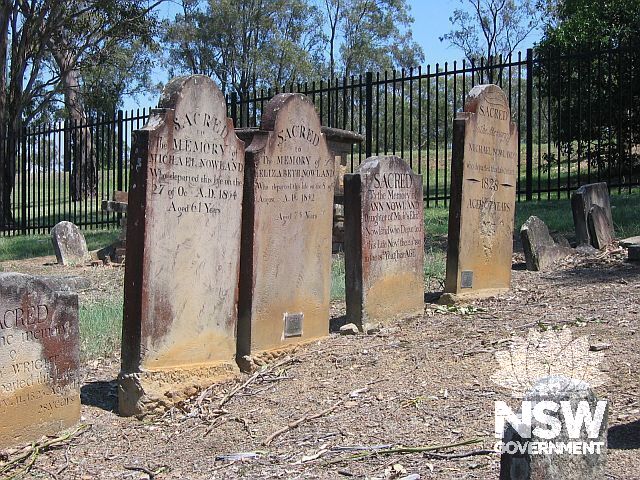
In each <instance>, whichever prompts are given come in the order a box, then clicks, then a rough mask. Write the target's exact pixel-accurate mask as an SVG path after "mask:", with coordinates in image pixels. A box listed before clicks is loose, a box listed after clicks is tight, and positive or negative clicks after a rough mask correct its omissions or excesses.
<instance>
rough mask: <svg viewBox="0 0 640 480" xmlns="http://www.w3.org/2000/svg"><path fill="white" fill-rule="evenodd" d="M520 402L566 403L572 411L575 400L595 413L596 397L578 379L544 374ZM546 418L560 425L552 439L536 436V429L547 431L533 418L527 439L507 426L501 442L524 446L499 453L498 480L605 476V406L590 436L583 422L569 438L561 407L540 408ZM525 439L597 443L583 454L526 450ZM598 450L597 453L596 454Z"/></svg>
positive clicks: (576, 479) (592, 479) (574, 479)
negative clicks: (599, 422) (595, 434)
mask: <svg viewBox="0 0 640 480" xmlns="http://www.w3.org/2000/svg"><path fill="white" fill-rule="evenodd" d="M523 401H527V402H531V408H532V409H533V408H535V406H536V405H538V404H539V403H541V402H553V403H554V404H557V405H558V406H560V405H561V403H560V402H569V404H570V406H571V411H572V412H576V411H577V409H578V404H579V402H583V401H586V402H587V404H588V406H589V413H590V414H593V415H594V417H595V416H596V412H597V408H598V406H597V405H598V399H597V398H596V396H595V395H594V393H593V391H592V390H591V389H590V388H589V386H588V385H587V384H586V383H584V382H582V381H579V380H574V379H569V378H564V377H545V378H542V379H541V380H539V381H538V383H536V385H535V386H534V388H533V389H532V390H531V391H530V392H528V393H527V394H526V395H525V397H524V398H523ZM544 413H545V414H546V415H548V416H549V417H553V418H554V419H555V421H556V422H558V424H559V425H560V426H561V429H560V432H559V434H558V435H557V436H555V437H554V438H552V439H548V438H543V437H540V436H537V435H536V433H535V432H536V428H537V427H539V428H540V429H541V430H542V431H545V432H547V431H548V430H549V426H548V425H541V424H538V423H537V421H536V420H535V417H534V418H533V420H532V424H531V427H532V435H531V438H526V439H523V438H522V437H520V435H519V434H518V433H517V432H516V431H515V429H513V428H512V427H511V426H508V427H507V429H506V432H505V436H504V439H503V441H504V442H505V443H507V442H517V443H519V444H520V445H522V446H524V449H525V453H521V452H519V451H518V452H516V453H513V454H510V453H506V452H504V453H502V455H501V457H500V480H529V479H537V480H557V479H562V480H583V479H587V478H588V479H590V480H602V479H604V478H605V464H606V458H607V454H606V450H607V423H608V405H605V408H604V411H603V421H602V423H601V424H600V428H599V430H598V431H597V436H596V437H595V438H590V437H589V435H588V432H587V429H586V428H585V427H584V425H583V426H582V427H581V429H580V431H579V432H578V438H572V437H571V434H570V432H569V431H568V428H567V424H566V422H565V421H564V420H565V417H564V416H563V414H562V409H561V408H558V410H557V411H553V410H551V409H550V408H547V409H545V410H544ZM527 442H532V443H546V442H552V443H554V444H571V443H572V442H581V444H582V445H584V444H587V445H589V446H591V444H592V442H594V443H598V444H601V445H600V446H599V447H596V446H593V452H592V451H590V450H587V453H578V454H572V453H566V452H563V453H557V452H553V453H530V452H528V451H527V450H526V448H527ZM598 450H599V453H598Z"/></svg>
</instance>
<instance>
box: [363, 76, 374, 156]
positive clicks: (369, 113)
mask: <svg viewBox="0 0 640 480" xmlns="http://www.w3.org/2000/svg"><path fill="white" fill-rule="evenodd" d="M365 79H366V80H365V95H366V99H365V107H366V109H365V125H364V131H365V147H364V150H365V157H366V158H369V157H370V156H371V155H372V140H373V74H372V73H371V72H367V74H366V76H365Z"/></svg>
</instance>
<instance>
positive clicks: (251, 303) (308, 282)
mask: <svg viewBox="0 0 640 480" xmlns="http://www.w3.org/2000/svg"><path fill="white" fill-rule="evenodd" d="M246 169H247V171H246V177H245V179H246V180H245V208H244V212H243V213H244V224H243V230H242V261H241V262H242V267H241V271H242V273H241V278H240V301H239V313H238V315H239V318H238V355H239V356H240V357H241V358H242V357H244V356H247V355H255V354H257V353H260V352H263V351H266V350H272V349H280V348H283V347H288V346H290V345H294V344H297V343H302V342H307V341H310V340H312V339H315V338H319V337H323V336H326V335H328V334H329V302H330V284H331V227H332V206H333V186H334V170H335V162H334V158H333V156H332V155H331V154H330V152H329V150H328V148H327V142H326V139H325V135H324V134H323V133H321V130H320V118H319V117H318V114H317V112H316V109H315V107H314V106H313V104H312V103H311V102H310V101H309V99H308V98H307V97H305V96H304V95H301V94H280V95H276V96H275V97H274V98H273V99H272V100H271V101H270V102H269V103H268V104H267V105H266V106H265V109H264V113H263V114H262V123H261V127H260V130H258V131H255V132H253V134H252V140H251V144H250V145H249V146H248V147H247V155H246Z"/></svg>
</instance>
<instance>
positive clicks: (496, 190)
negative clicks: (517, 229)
mask: <svg viewBox="0 0 640 480" xmlns="http://www.w3.org/2000/svg"><path fill="white" fill-rule="evenodd" d="M453 128H454V129H453V153H452V167H451V203H450V205H449V237H448V247H447V276H446V282H445V292H446V293H448V294H453V295H455V296H458V297H464V296H466V297H477V296H490V295H493V294H496V293H499V292H503V291H506V290H508V289H509V286H510V282H511V255H512V253H513V222H514V214H515V194H516V182H517V173H518V172H517V158H518V131H517V127H516V125H515V124H514V123H513V122H511V112H510V110H509V104H508V102H507V97H506V96H505V94H504V92H503V91H502V90H501V89H500V88H499V87H498V86H496V85H478V86H476V87H474V88H473V89H472V90H471V92H470V93H469V96H468V97H467V100H466V102H465V106H464V111H463V112H461V113H459V114H458V115H457V117H456V119H455V120H454V123H453Z"/></svg>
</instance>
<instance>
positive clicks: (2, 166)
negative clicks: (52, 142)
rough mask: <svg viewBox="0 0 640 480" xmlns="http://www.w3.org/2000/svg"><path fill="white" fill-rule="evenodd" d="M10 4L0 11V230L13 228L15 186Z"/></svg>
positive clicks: (6, 4)
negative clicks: (9, 81) (9, 71)
mask: <svg viewBox="0 0 640 480" xmlns="http://www.w3.org/2000/svg"><path fill="white" fill-rule="evenodd" d="M11 11H12V4H11V2H8V1H6V0H5V1H4V2H3V3H2V8H1V9H0V229H2V230H6V229H11V228H13V227H14V223H15V220H14V218H13V210H12V208H11V207H12V205H11V193H12V192H13V188H14V186H15V181H16V176H15V164H16V138H17V135H16V133H17V132H11V131H10V126H9V118H8V115H7V54H8V47H9V21H10V17H11Z"/></svg>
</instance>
